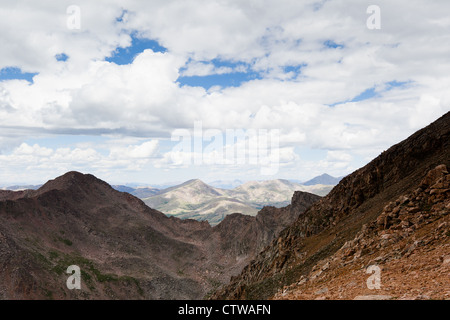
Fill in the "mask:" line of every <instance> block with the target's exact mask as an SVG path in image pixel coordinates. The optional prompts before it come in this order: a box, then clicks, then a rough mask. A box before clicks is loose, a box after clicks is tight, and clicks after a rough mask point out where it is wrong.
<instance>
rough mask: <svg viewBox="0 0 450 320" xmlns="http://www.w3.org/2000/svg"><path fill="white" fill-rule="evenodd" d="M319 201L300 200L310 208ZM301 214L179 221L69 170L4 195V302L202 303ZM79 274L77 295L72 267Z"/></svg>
mask: <svg viewBox="0 0 450 320" xmlns="http://www.w3.org/2000/svg"><path fill="white" fill-rule="evenodd" d="M318 199H319V197H318V196H315V195H310V194H306V193H297V194H296V195H295V197H294V198H293V203H292V206H295V207H302V208H303V209H306V208H307V207H308V206H310V205H311V204H312V203H313V202H314V201H317V200H318ZM297 216H298V210H296V211H295V212H292V211H290V210H287V209H285V210H283V211H276V212H273V213H271V212H265V211H264V210H263V212H261V213H260V214H258V215H257V216H256V217H250V216H244V215H241V214H234V215H231V216H229V217H227V219H225V221H223V223H221V224H219V225H217V226H216V227H211V226H210V224H209V223H208V222H200V221H195V220H181V219H178V218H174V217H170V218H169V217H167V216H166V215H165V214H163V213H161V212H159V211H156V210H153V209H151V208H149V207H148V206H146V205H145V204H144V202H143V201H141V200H140V199H138V198H136V197H134V196H132V195H130V194H128V193H125V192H119V191H117V190H114V189H113V188H112V187H111V186H110V185H108V184H107V183H105V182H103V181H101V180H99V179H97V178H95V177H94V176H92V175H84V174H81V173H78V172H69V173H67V174H65V175H63V176H61V177H59V178H56V179H55V180H52V181H49V182H47V183H46V184H45V185H43V186H42V187H41V188H39V189H38V190H23V191H18V192H13V191H3V190H2V191H0V299H47V298H48V299H201V298H203V297H204V296H205V295H207V294H208V292H210V291H211V290H213V289H214V288H217V286H219V285H221V284H223V283H226V282H228V281H229V278H230V276H232V275H236V274H238V273H239V272H240V271H241V270H242V267H243V266H244V265H246V264H248V262H249V261H250V260H251V259H252V258H253V257H254V256H255V255H256V254H257V252H258V251H259V250H260V249H261V248H262V247H264V246H265V245H267V244H268V243H269V242H270V241H271V240H272V239H273V238H274V237H275V236H277V234H278V232H279V231H280V230H282V229H283V228H285V227H286V226H287V225H289V224H290V223H292V221H293V220H295V219H296V218H297ZM70 265H77V266H79V267H80V269H81V278H82V289H81V290H69V289H68V288H67V287H66V280H67V278H68V277H69V275H68V274H66V269H67V267H69V266H70Z"/></svg>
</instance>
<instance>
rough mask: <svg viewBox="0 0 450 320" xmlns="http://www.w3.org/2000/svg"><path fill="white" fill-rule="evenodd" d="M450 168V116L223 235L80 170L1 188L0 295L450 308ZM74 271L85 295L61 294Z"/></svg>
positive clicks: (198, 185)
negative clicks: (441, 304)
mask: <svg viewBox="0 0 450 320" xmlns="http://www.w3.org/2000/svg"><path fill="white" fill-rule="evenodd" d="M449 168H450V112H449V113H447V114H445V115H443V116H442V117H441V118H439V119H438V120H436V121H435V122H433V123H432V124H430V125H429V126H427V127H425V128H423V129H421V130H419V131H417V132H416V133H414V134H413V135H411V136H410V137H408V138H407V139H405V140H404V141H401V142H399V143H397V144H396V145H394V146H392V147H390V148H389V149H388V150H386V151H384V152H382V153H381V154H380V155H379V156H378V157H376V158H375V159H373V160H372V161H371V162H370V163H368V164H367V165H366V166H364V167H362V168H360V169H358V170H356V171H355V172H353V173H351V174H349V175H347V176H345V177H344V178H342V180H340V182H339V184H337V185H336V186H335V187H334V188H333V189H332V190H331V191H330V192H329V193H328V194H327V195H326V196H324V197H320V196H318V195H314V194H312V193H308V192H304V191H295V192H294V193H293V195H292V198H291V202H290V204H289V205H287V206H285V207H281V208H277V207H275V206H265V207H263V208H262V209H261V210H259V211H258V213H257V214H256V216H250V215H243V214H240V213H234V214H229V215H227V216H225V218H224V219H223V220H222V221H221V222H220V223H218V224H217V225H215V226H211V225H210V224H209V223H208V222H207V221H197V220H194V219H180V218H177V217H174V216H171V217H168V216H167V215H165V214H164V213H162V212H160V211H158V210H155V209H152V208H150V207H149V206H147V205H146V204H145V203H144V201H142V200H141V199H139V198H137V197H135V196H133V195H132V194H130V193H128V192H120V191H118V190H115V189H114V188H112V187H111V186H110V185H109V184H107V183H106V182H104V181H101V180H99V179H97V178H96V177H94V176H92V175H90V174H82V173H79V172H68V173H66V174H64V175H63V176H61V177H58V178H56V179H54V180H50V181H48V182H47V183H46V184H44V185H43V186H41V187H40V188H39V189H37V190H21V191H11V190H0V271H1V277H0V299H202V298H209V299H449V298H450V296H449V292H448V288H450V279H449V277H448V274H449V272H450V254H449V252H450V251H449V248H450V215H449V213H450V173H449ZM271 183H274V182H271ZM191 184H193V185H194V186H195V188H192V189H191V190H198V191H201V192H202V194H197V193H193V194H191V195H184V197H185V198H184V199H186V198H187V197H189V196H194V197H197V198H198V199H197V200H198V202H199V203H201V201H203V200H204V199H208V197H213V196H219V195H220V194H219V195H218V194H217V193H219V192H218V191H217V189H216V188H212V187H209V186H207V185H206V184H204V183H202V182H201V181H199V180H193V181H188V182H187V183H186V184H185V186H190V185H191ZM275 184H276V185H278V186H282V185H285V183H284V182H283V181H277V182H275ZM253 186H254V185H253ZM271 188H274V187H273V186H272V187H271ZM177 190H178V191H177ZM241 191H242V193H243V194H244V195H245V194H249V195H252V196H254V197H255V198H256V199H257V201H265V200H266V199H267V198H266V195H265V194H264V193H260V192H259V191H258V188H252V185H251V184H250V185H249V186H248V188H247V187H245V188H243V190H241ZM253 191H254V193H252V192H253ZM170 192H173V193H175V194H176V193H177V192H178V193H179V188H177V187H174V188H172V189H171V190H167V193H170ZM234 192H236V191H234ZM177 196H180V197H181V196H183V195H181V194H178V195H177ZM274 199H276V198H274ZM274 199H272V201H274ZM71 265H77V266H79V267H80V269H81V279H82V288H81V290H69V289H68V288H67V286H66V280H67V278H68V276H69V275H68V274H67V273H66V270H67V268H68V267H69V266H71ZM373 270H375V273H377V272H378V275H380V277H379V278H378V285H379V286H378V287H375V288H374V287H370V286H369V285H370V284H373V281H372V282H370V281H369V280H370V279H373V274H372V275H371V273H372V272H373ZM376 283H377V281H375V284H376Z"/></svg>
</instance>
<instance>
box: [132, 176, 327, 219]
mask: <svg viewBox="0 0 450 320" xmlns="http://www.w3.org/2000/svg"><path fill="white" fill-rule="evenodd" d="M332 188H333V186H331V185H320V184H317V185H311V186H304V185H300V184H297V183H293V182H290V181H288V180H282V179H278V180H267V181H249V182H246V183H244V184H241V185H239V186H238V187H236V188H233V189H221V188H215V187H212V186H210V185H208V184H206V183H204V182H203V181H201V180H198V179H195V180H189V181H187V182H185V183H183V184H181V185H177V186H174V187H171V188H167V189H164V190H161V191H159V192H157V193H156V194H154V195H151V196H149V197H147V198H144V197H140V198H142V200H143V201H144V202H145V203H146V204H147V205H148V206H149V207H151V208H155V209H157V210H159V211H162V212H164V213H166V214H168V215H173V216H176V217H179V218H191V219H196V220H208V221H209V223H210V224H212V225H215V224H217V223H219V222H220V221H222V220H223V219H224V217H225V216H226V215H228V214H232V213H236V212H239V213H243V214H246V215H251V216H255V215H256V214H257V213H258V210H260V209H262V208H263V207H264V206H275V207H284V206H287V205H288V204H289V203H290V202H291V197H292V195H293V194H294V192H295V191H305V192H310V193H313V194H317V195H321V196H323V195H325V194H327V193H328V192H329V191H330V190H331V189H332ZM133 194H134V195H136V196H139V195H137V194H136V193H133Z"/></svg>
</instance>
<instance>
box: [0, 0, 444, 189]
mask: <svg viewBox="0 0 450 320" xmlns="http://www.w3.org/2000/svg"><path fill="white" fill-rule="evenodd" d="M370 4H371V3H368V2H367V3H366V2H364V1H357V0H347V1H343V0H335V1H325V2H320V3H317V2H315V1H304V2H295V3H291V2H283V1H281V2H280V1H267V2H266V3H264V5H263V4H259V3H255V4H253V5H252V6H251V5H249V4H248V3H245V2H239V3H237V2H232V1H209V2H207V3H202V7H201V8H202V9H201V10H200V9H199V4H198V3H197V0H189V1H185V2H173V3H168V2H158V1H151V2H136V3H134V2H121V1H116V2H110V1H99V2H95V3H92V2H89V1H84V0H82V1H79V3H78V4H75V6H77V7H78V9H79V10H76V11H74V12H75V13H73V12H72V11H70V12H68V11H67V8H68V7H69V6H70V5H73V3H69V2H68V1H59V2H57V3H56V2H55V3H51V2H49V3H45V4H42V5H39V6H38V5H37V4H29V3H28V4H27V5H23V3H22V2H21V1H18V2H16V3H14V4H13V3H10V4H8V5H7V4H5V6H2V8H1V9H0V15H1V16H2V17H3V19H2V20H1V21H0V30H1V31H0V41H2V43H7V44H8V45H5V46H2V47H1V48H0V58H1V59H0V128H1V134H0V169H1V170H0V187H1V186H2V185H6V184H9V183H42V182H45V181H44V180H46V179H51V178H54V177H55V176H58V175H61V174H63V173H65V172H66V171H69V170H78V171H82V172H86V173H87V172H88V173H92V174H95V175H97V176H98V177H100V178H102V179H104V180H106V181H108V182H111V183H127V182H138V183H142V184H146V185H151V184H152V183H154V184H161V183H165V182H168V181H185V180H188V179H192V178H200V179H203V180H205V181H214V180H233V179H240V180H243V181H246V180H268V179H276V178H283V179H295V180H308V179H310V178H312V177H314V176H316V175H320V174H322V173H324V172H326V173H329V174H331V175H334V176H342V175H346V174H348V173H351V172H352V171H353V170H355V169H357V168H359V167H361V166H363V165H365V164H366V163H367V162H368V161H370V160H371V159H373V158H374V157H376V156H377V155H378V154H379V153H381V152H382V151H383V150H385V149H387V148H388V147H389V146H391V145H393V144H395V143H397V142H399V141H400V140H402V139H404V138H406V137H407V136H408V135H410V134H412V133H413V132H414V131H416V130H418V129H420V128H421V127H423V126H425V125H427V124H428V123H430V122H431V121H433V120H435V119H436V118H438V117H439V116H440V115H442V114H443V113H445V112H446V111H448V110H449V105H450V96H449V93H448V86H449V85H450V78H449V76H448V75H449V74H450V72H449V71H450V62H449V60H448V54H449V53H450V39H449V37H450V34H449V33H448V27H449V26H450V18H449V17H448V16H447V15H445V12H448V9H450V7H449V5H447V4H442V3H439V4H438V3H429V2H426V1H417V2H415V3H414V5H411V4H409V3H408V2H407V1H398V2H396V3H392V2H390V1H384V0H383V1H380V2H379V4H378V5H379V6H380V8H381V19H382V20H381V29H379V30H371V29H369V28H368V27H367V25H366V20H367V19H368V14H367V13H366V9H367V6H368V5H370ZM76 12H78V13H76ZM405 13H407V14H408V16H409V17H411V21H415V23H414V24H409V25H408V28H406V29H405V25H404V21H403V22H402V21H400V20H399V19H398V17H399V16H403V14H405ZM76 14H79V16H77V15H76ZM17 21H22V22H21V24H20V26H17V28H15V29H11V28H10V27H9V26H11V25H17ZM74 21H75V22H78V24H77V23H75V24H73V22H74ZM43 22H45V23H43ZM69 22H70V23H69ZM73 26H75V27H73ZM405 30H408V32H406V31H405ZM200 127H201V130H199V128H200ZM230 132H231V133H236V134H237V137H236V139H234V140H230V139H227V134H228V135H229V134H230ZM183 141H184V142H183ZM200 142H201V144H200ZM199 145H201V146H202V147H201V148H199V147H198V146H199ZM233 152H234V153H233ZM229 154H232V155H233V157H232V158H226V155H229ZM199 159H200V160H199ZM194 160H195V161H194Z"/></svg>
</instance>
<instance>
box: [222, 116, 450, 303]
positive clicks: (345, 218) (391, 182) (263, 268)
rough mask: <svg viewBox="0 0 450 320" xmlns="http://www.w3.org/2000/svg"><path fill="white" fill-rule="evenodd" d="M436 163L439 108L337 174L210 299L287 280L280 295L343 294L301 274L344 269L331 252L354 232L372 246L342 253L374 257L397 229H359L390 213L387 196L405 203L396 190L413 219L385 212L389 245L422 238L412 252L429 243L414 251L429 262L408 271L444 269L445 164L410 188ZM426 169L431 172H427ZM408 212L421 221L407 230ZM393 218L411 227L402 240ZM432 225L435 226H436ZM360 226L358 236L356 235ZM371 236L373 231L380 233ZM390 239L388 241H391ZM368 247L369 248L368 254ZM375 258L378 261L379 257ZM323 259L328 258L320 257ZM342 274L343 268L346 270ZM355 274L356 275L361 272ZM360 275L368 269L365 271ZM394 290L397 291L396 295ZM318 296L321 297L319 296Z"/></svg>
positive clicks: (266, 289) (265, 294) (274, 287)
mask: <svg viewBox="0 0 450 320" xmlns="http://www.w3.org/2000/svg"><path fill="white" fill-rule="evenodd" d="M440 165H444V166H447V167H448V166H449V165H450V113H447V114H445V115H444V116H442V117H441V118H440V119H438V120H437V121H435V122H434V123H432V124H430V125H429V126H427V127H426V128H424V129H422V130H420V131H418V132H416V133H415V134H413V135H412V136H410V137H409V138H408V139H406V140H404V141H402V142H401V143H398V144H396V145H394V146H392V147H391V148H389V150H387V151H384V152H383V153H382V154H381V155H379V156H378V157H377V158H375V159H374V160H373V161H371V162H370V163H369V164H367V165H366V166H364V167H363V168H361V169H359V170H357V171H355V172H354V173H352V174H350V175H348V176H346V177H345V178H343V179H342V180H341V181H340V183H339V184H338V185H337V186H336V187H335V188H333V190H332V191H331V192H330V193H329V194H328V195H327V196H326V197H324V198H323V199H321V200H320V201H318V202H317V203H315V204H314V205H313V206H312V207H311V208H309V209H308V210H306V211H305V212H304V213H302V214H300V215H299V217H298V219H297V220H296V221H295V222H294V223H293V224H292V225H291V226H289V227H288V228H286V229H285V230H283V231H282V232H281V233H280V235H279V237H278V238H277V239H275V240H273V241H272V242H271V244H270V245H269V246H267V247H266V248H265V249H264V250H263V251H262V252H261V253H260V254H259V255H258V256H257V257H256V258H255V260H254V261H252V262H251V263H250V264H249V265H247V266H246V267H245V268H244V270H243V271H242V273H241V274H240V275H239V276H237V277H233V279H232V281H231V283H230V284H229V285H227V286H225V287H223V288H221V290H219V291H217V292H216V293H215V295H214V296H213V298H228V299H245V298H250V299H255V298H257V299H261V298H270V297H273V296H274V295H275V294H277V292H279V290H280V289H282V288H283V287H286V286H293V288H294V289H293V290H294V292H297V293H294V294H293V295H291V296H287V297H292V298H297V297H302V296H301V295H300V294H299V291H295V286H296V284H298V285H299V286H300V285H304V286H308V290H309V291H307V293H306V294H305V296H303V297H305V298H310V297H311V292H312V293H317V295H319V296H320V297H322V296H324V294H326V293H329V297H339V293H341V296H342V297H348V296H345V295H344V294H343V293H342V292H339V286H338V285H335V287H333V288H334V289H333V292H331V287H332V282H331V281H332V277H330V278H327V279H328V280H324V282H320V281H319V282H316V283H314V284H312V282H310V281H307V280H308V279H311V278H312V277H314V275H315V273H314V272H317V271H318V270H323V269H324V268H325V270H327V271H328V273H329V274H332V273H331V272H336V273H335V274H334V275H336V274H339V275H341V274H343V275H342V277H344V276H345V272H344V273H341V272H340V271H339V270H338V269H336V267H335V265H333V264H332V262H333V263H336V261H339V262H338V263H341V262H342V261H341V260H340V259H341V258H340V256H339V255H340V254H343V252H344V251H345V250H347V249H348V250H350V251H345V252H346V254H347V253H348V252H352V249H351V248H352V242H351V241H353V240H354V239H357V238H358V237H362V238H363V237H365V236H367V237H368V238H367V239H366V241H368V242H367V243H370V245H369V244H367V245H368V246H371V245H373V246H375V247H374V248H376V250H375V249H374V248H371V247H368V248H365V247H363V246H361V247H360V248H359V249H361V251H360V250H356V249H358V248H356V247H355V248H353V250H355V253H352V254H350V256H352V255H355V256H356V257H357V258H356V259H359V258H360V257H366V258H367V259H369V260H370V259H372V257H373V258H377V257H378V255H379V254H380V255H382V254H383V251H380V248H381V247H380V248H377V246H378V245H380V246H381V244H380V243H381V242H380V241H381V240H380V239H381V238H382V237H384V240H385V241H389V240H390V239H391V238H390V237H393V238H392V239H394V238H395V239H397V236H389V235H386V234H390V233H391V232H387V233H383V232H382V230H379V231H380V233H379V234H378V233H376V234H369V235H365V233H364V232H368V231H367V230H372V229H373V228H372V227H373V223H380V221H383V219H384V215H385V214H386V213H387V212H388V215H389V214H392V211H386V210H385V207H386V205H387V204H389V203H390V202H393V203H394V204H393V205H391V207H392V210H394V207H395V206H400V205H406V204H407V203H404V202H402V203H401V204H400V203H397V202H401V201H400V200H399V197H401V196H402V195H404V196H406V197H408V198H409V197H415V198H414V201H413V202H411V205H412V207H411V208H413V209H411V210H410V211H407V212H408V214H411V215H413V216H414V219H413V218H411V220H408V222H406V221H404V220H402V218H399V217H398V216H395V214H398V213H399V212H400V211H399V212H397V213H395V214H392V215H393V216H392V217H389V218H387V221H390V222H388V224H387V225H386V226H384V228H390V227H392V225H391V224H390V223H392V224H393V225H394V228H393V230H396V232H395V233H396V234H397V233H398V239H399V240H398V241H399V242H398V243H397V244H395V246H398V248H397V247H396V248H397V249H398V250H403V249H402V248H403V247H402V245H409V243H410V242H411V241H412V239H414V241H420V240H422V241H424V242H423V243H428V244H429V245H430V246H429V247H426V246H425V247H424V248H420V249H418V251H417V253H418V254H419V253H421V252H422V251H421V250H422V249H423V250H431V251H433V250H436V251H435V253H433V254H428V253H427V254H425V253H423V252H422V256H421V257H422V258H423V262H424V263H425V261H427V259H431V260H432V261H434V264H433V263H431V262H430V263H431V264H430V265H428V266H427V265H421V267H418V269H417V270H416V273H417V274H416V275H417V276H418V277H420V272H422V271H423V270H428V271H432V270H434V271H436V272H437V273H435V272H434V271H433V272H431V273H430V274H431V275H432V276H433V275H434V276H436V277H438V276H439V274H441V272H445V270H446V269H445V267H443V268H441V265H440V264H439V263H443V261H447V260H446V259H447V258H446V256H445V255H444V256H440V254H444V253H445V252H448V234H447V231H446V230H447V229H445V224H442V223H446V222H447V219H448V218H447V217H448V216H447V214H448V211H449V208H448V205H447V202H446V201H448V190H447V191H446V189H445V188H446V187H445V183H444V182H445V181H446V179H448V178H447V176H446V174H445V170H442V168H445V167H444V166H442V167H439V168H441V169H437V170H438V171H439V170H441V172H442V174H444V175H445V176H444V175H441V176H440V177H439V178H438V180H439V179H443V181H440V182H438V180H436V181H434V180H433V182H430V183H432V184H433V189H429V190H428V189H425V190H422V189H421V191H419V190H417V194H414V192H415V190H416V189H417V188H424V186H425V185H422V184H421V181H422V180H423V179H424V178H425V179H426V177H427V175H428V174H430V173H429V172H430V170H432V169H434V168H436V167H437V166H440ZM431 175H433V174H432V173H431ZM444 180H445V181H444ZM435 182H436V183H438V186H439V188H437V186H434V183H435ZM439 183H444V186H443V187H442V188H443V189H441V185H440V184H439ZM432 190H434V191H432ZM427 192H428V193H427ZM437 194H439V197H441V198H440V200H439V201H438V202H436V203H435V202H433V201H434V200H429V198H428V196H431V199H433V196H435V197H437ZM416 198H417V199H416ZM441 200H442V201H441ZM430 201H431V202H430ZM420 216H421V218H420ZM416 218H417V219H419V220H420V219H423V221H424V222H423V223H425V225H426V226H427V227H424V229H422V224H417V226H415V229H414V228H412V227H411V226H412V225H414V224H415V223H418V221H416V220H415V219H416ZM377 221H378V222H377ZM402 223H403V225H402ZM421 223H422V222H421ZM433 223H434V224H433ZM407 224H408V225H407ZM399 225H400V226H405V228H406V229H408V228H411V229H412V230H410V231H411V233H410V234H409V235H408V236H407V237H406V238H404V239H403V238H402V237H403V234H401V232H403V231H399V230H402V229H398V227H399ZM371 226H372V227H371ZM371 228H372V229H371ZM428 228H430V230H429V232H432V233H434V232H436V237H437V238H436V239H435V240H434V241H435V242H428V241H429V240H430V239H431V238H433V239H434V235H433V236H431V238H430V239H429V238H427V236H428V235H425V234H422V233H421V232H424V231H425V230H428ZM442 228H444V229H442ZM397 229H398V230H397ZM388 230H389V229H388ZM421 230H422V231H421ZM439 230H443V231H442V233H441V231H439ZM361 232H362V234H363V236H361ZM377 232H378V231H377ZM377 237H380V239H378V238H377ZM414 237H415V238H414ZM423 237H425V238H423ZM422 238H423V239H422ZM401 239H403V240H401ZM371 240H373V242H371ZM349 241H350V242H349ZM402 241H403V242H402ZM413 243H415V242H413ZM420 243H422V242H418V243H416V246H417V247H419V244H420ZM392 245H393V246H394V244H392ZM408 247H409V246H408ZM349 248H350V249H349ZM393 248H394V247H393ZM363 249H364V250H363ZM369 253H371V254H370V255H369ZM348 254H349V253H348ZM434 254H437V255H438V256H439V259H437V257H434V258H436V259H435V260H433V259H434V258H433V255H434ZM335 259H336V260H335ZM380 259H381V260H382V258H380ZM381 260H380V261H381ZM438 260H439V261H438ZM441 260H442V261H441ZM361 261H362V260H361ZM392 261H393V262H392V263H393V264H395V263H398V265H400V266H401V267H399V266H396V268H400V269H396V270H397V271H398V270H401V268H403V267H405V268H407V264H406V265H405V263H408V260H402V259H398V260H396V261H394V260H392ZM328 262H329V264H327V263H328ZM367 263H368V262H367V261H363V263H362V264H358V263H354V264H353V267H355V266H358V267H359V268H363V269H364V267H366V266H367V265H366V264H367ZM344 264H345V262H344ZM411 265H413V264H411ZM348 268H351V266H350V265H349V266H348ZM427 268H428V269H427ZM433 268H436V269H433ZM389 270H390V269H389ZM360 271H361V270H360ZM385 271H386V270H385ZM347 274H349V273H348V272H347ZM359 275H360V276H361V274H359ZM349 277H350V276H349ZM367 277H368V275H366V278H367ZM316 278H317V277H316ZM318 279H320V277H319V278H318ZM335 279H336V280H335V281H337V282H336V283H338V282H339V281H344V280H343V278H340V277H336V278H335ZM327 281H329V282H327ZM352 281H354V282H355V283H356V284H355V286H356V287H358V286H359V282H358V279H357V278H353V280H352ZM413 282H414V280H411V279H409V282H406V285H408V283H409V285H412V283H413ZM306 283H308V284H306ZM352 283H353V282H351V283H350V282H349V284H348V285H349V286H352ZM446 284H448V283H446ZM328 285H329V286H330V288H329V287H328ZM442 285H445V284H442ZM302 288H304V287H299V290H300V292H303V291H302V290H303V289H302ZM445 290H447V291H448V286H447V287H446V288H445V287H444V289H443V290H440V291H439V292H438V293H435V295H436V296H438V297H445V294H446V293H445ZM281 292H283V291H281ZM355 293H356V292H355ZM281 294H282V293H281ZM402 294H403V295H404V294H406V293H402ZM433 295H434V293H433ZM397 296H398V294H396V297H397ZM277 297H280V295H277ZM325 297H327V296H326V295H325Z"/></svg>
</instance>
